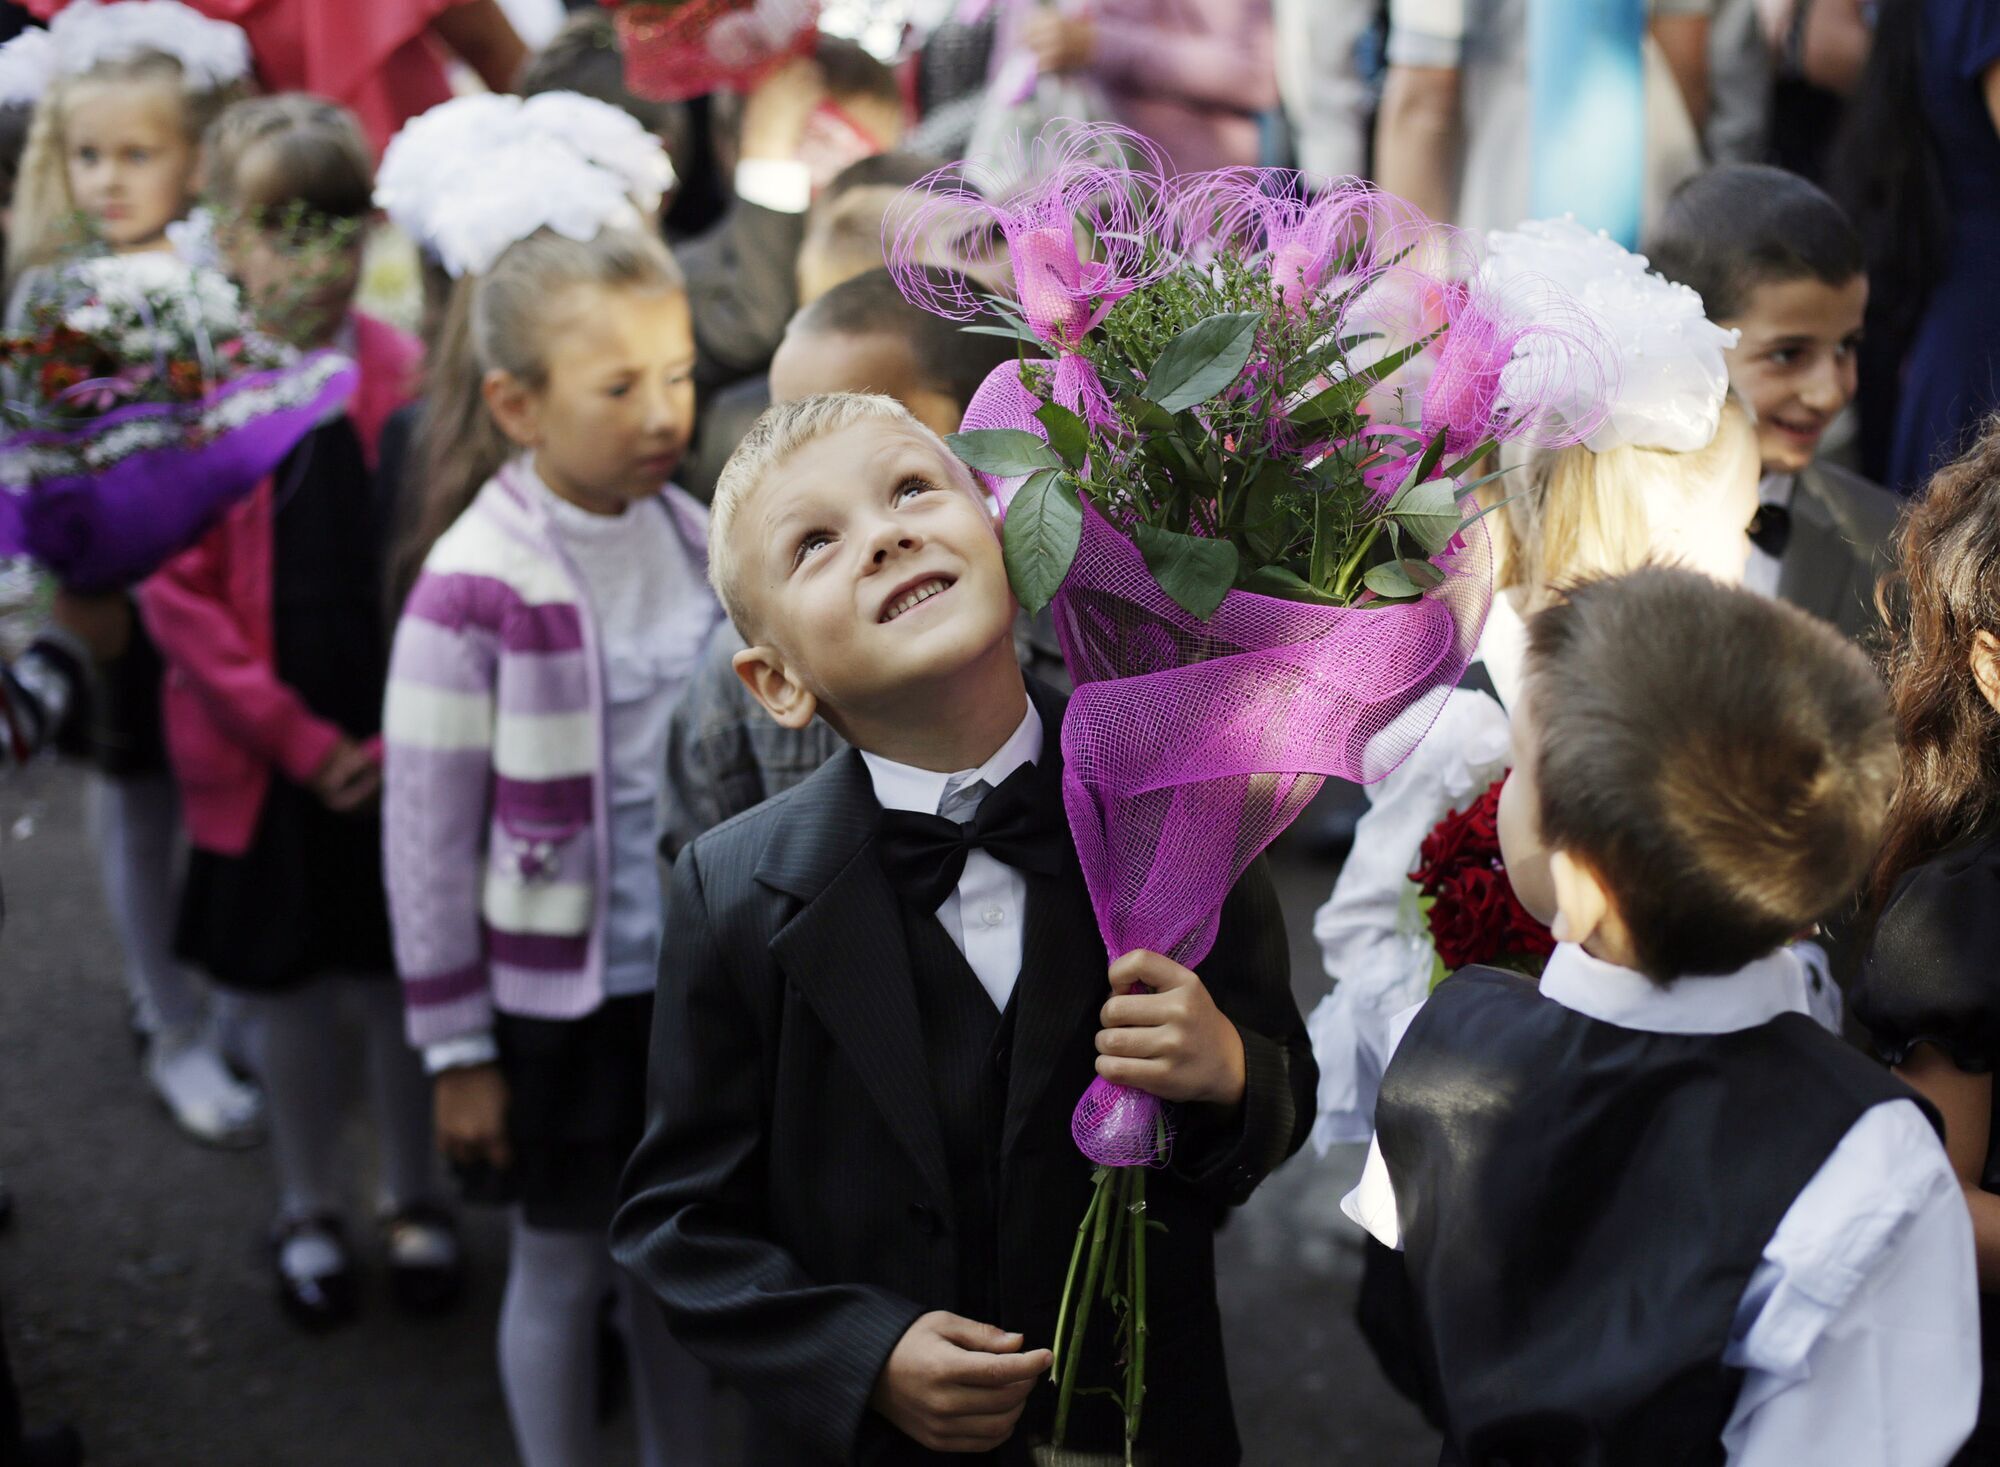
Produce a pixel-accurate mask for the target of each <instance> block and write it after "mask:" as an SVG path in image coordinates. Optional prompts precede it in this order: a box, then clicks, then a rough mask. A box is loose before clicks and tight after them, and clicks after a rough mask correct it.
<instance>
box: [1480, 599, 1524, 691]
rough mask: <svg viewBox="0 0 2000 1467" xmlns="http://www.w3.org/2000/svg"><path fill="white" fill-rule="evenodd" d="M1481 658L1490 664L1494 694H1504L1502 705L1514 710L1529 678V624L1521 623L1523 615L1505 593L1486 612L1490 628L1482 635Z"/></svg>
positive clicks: (1487, 670)
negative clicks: (1527, 677)
mask: <svg viewBox="0 0 2000 1467" xmlns="http://www.w3.org/2000/svg"><path fill="white" fill-rule="evenodd" d="M1477 656H1478V659H1479V661H1481V662H1483V663H1485V664H1486V675H1487V677H1489V678H1491V679H1492V680H1493V691H1494V692H1496V693H1498V694H1499V695H1500V706H1501V707H1502V708H1512V707H1513V706H1514V701H1515V699H1516V698H1518V697H1519V696H1520V693H1521V679H1522V677H1523V676H1524V675H1525V672H1524V664H1525V663H1526V662H1527V659H1528V624H1527V623H1526V622H1524V621H1522V620H1521V614H1520V613H1519V612H1518V611H1516V610H1515V609H1514V603H1513V602H1511V601H1509V600H1508V599H1507V597H1506V594H1505V593H1504V592H1501V593H1496V594H1495V595H1494V597H1493V606H1492V609H1491V610H1489V611H1488V612H1487V613H1486V629H1485V630H1484V631H1482V632H1481V633H1480V634H1479V651H1478V654H1477Z"/></svg>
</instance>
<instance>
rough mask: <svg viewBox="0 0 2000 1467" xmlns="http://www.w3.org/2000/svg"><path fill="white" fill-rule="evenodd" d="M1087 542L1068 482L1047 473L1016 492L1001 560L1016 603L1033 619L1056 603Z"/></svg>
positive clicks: (1003, 536)
mask: <svg viewBox="0 0 2000 1467" xmlns="http://www.w3.org/2000/svg"><path fill="white" fill-rule="evenodd" d="M1082 541H1083V503H1082V501H1081V500H1079V499H1078V498H1077V497H1076V490H1075V489H1074V488H1073V487H1072V486H1071V485H1070V482H1069V480H1067V479H1066V478H1064V477H1063V476H1062V475H1061V474H1059V473H1057V472H1055V471H1054V470H1052V469H1044V470H1042V471H1041V472H1040V473H1038V474H1036V475H1034V476H1033V477H1032V478H1030V479H1029V480H1028V482H1027V483H1025V484H1023V485H1022V486H1021V487H1020V488H1019V489H1017V490H1015V491H1014V497H1013V499H1012V500H1010V501H1009V502H1008V505H1007V518H1006V520H1005V522H1004V523H1003V524H1002V525H1001V532H1000V554H1001V559H1002V560H1004V561H1005V562H1006V565H1007V579H1008V580H1009V581H1010V582H1012V583H1013V587H1014V597H1015V599H1016V600H1018V601H1019V602H1020V603H1021V605H1022V606H1023V607H1024V608H1025V609H1026V610H1027V611H1028V612H1029V613H1030V614H1031V615H1032V614H1033V613H1035V612H1038V611H1040V610H1041V609H1042V608H1043V607H1044V606H1047V605H1048V604H1049V603H1050V602H1051V601H1053V600H1055V598H1056V592H1057V591H1059V590H1061V589H1062V583H1063V578H1064V577H1066V576H1067V575H1068V574H1069V568H1070V563H1071V562H1072V561H1074V560H1075V559H1076V547H1077V546H1078V545H1079V544H1081V543H1082Z"/></svg>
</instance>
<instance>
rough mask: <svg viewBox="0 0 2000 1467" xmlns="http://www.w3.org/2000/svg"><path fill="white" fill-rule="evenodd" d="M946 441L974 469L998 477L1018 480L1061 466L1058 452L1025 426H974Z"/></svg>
mask: <svg viewBox="0 0 2000 1467" xmlns="http://www.w3.org/2000/svg"><path fill="white" fill-rule="evenodd" d="M944 441H945V442H946V443H947V444H949V445H950V447H951V451H952V452H953V453H955V454H957V455H958V456H959V457H960V458H962V459H964V460H965V461H966V462H967V463H968V464H970V465H972V467H973V468H975V469H978V470H979V471H980V472H981V473H983V474H992V475H993V476H994V477H995V478H999V479H1018V478H1019V477H1020V476H1021V475H1023V474H1032V473H1034V472H1036V471H1037V470H1038V469H1059V468H1061V467H1062V460H1061V459H1060V458H1058V457H1056V451H1055V450H1054V449H1053V448H1050V447H1049V445H1048V444H1047V443H1046V442H1044V441H1043V440H1042V437H1041V435H1040V434H1039V433H1030V432H1028V431H1026V430H1025V429H1022V428H975V429H973V430H972V431H971V432H970V433H950V434H947V435H946V436H945V440H944Z"/></svg>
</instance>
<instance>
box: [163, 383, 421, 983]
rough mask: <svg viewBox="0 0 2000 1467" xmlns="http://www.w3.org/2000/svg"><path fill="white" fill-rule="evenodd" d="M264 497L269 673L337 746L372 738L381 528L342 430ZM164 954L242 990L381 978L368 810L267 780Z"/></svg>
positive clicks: (376, 861)
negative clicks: (238, 846) (244, 834)
mask: <svg viewBox="0 0 2000 1467" xmlns="http://www.w3.org/2000/svg"><path fill="white" fill-rule="evenodd" d="M273 493H274V499H273V505H272V530H271V534H272V540H273V545H272V557H271V579H272V596H271V614H272V622H273V627H272V632H273V646H274V651H275V654H276V663H277V674H278V677H279V679H280V680H281V681H283V682H285V683H287V684H289V685H290V686H291V687H293V688H294V689H296V690H297V691H298V693H299V695H300V696H301V697H302V698H303V699H304V700H305V703H306V706H307V707H308V708H310V709H311V710H312V711H313V712H314V713H316V714H318V715H319V716H320V717H321V718H324V719H326V720H328V721H329V722H331V723H334V724H336V725H338V726H339V727H340V728H341V730H342V731H343V732H345V733H346V734H347V735H348V737H350V738H353V739H356V740H364V739H368V738H371V737H373V736H374V735H375V734H377V733H379V732H380V731H381V727H382V695H383V691H384V689H385V687H386V685H387V682H388V675H389V653H388V635H387V629H386V628H385V626H384V625H383V615H382V591H381V584H382V583H381V571H382V540H383V526H382V523H381V519H382V516H381V510H380V506H379V505H378V504H377V502H376V498H375V495H374V493H373V486H372V483H371V480H370V475H369V472H368V467H367V461H366V460H365V459H364V458H363V456H362V451H361V439H360V437H359V435H358V434H357V433H356V432H355V429H354V424H353V422H352V421H351V420H350V419H348V418H347V417H345V416H342V417H340V418H337V419H335V420H334V421H332V422H330V423H325V424H322V425H321V426H320V427H318V428H316V429H314V430H313V431H312V432H311V433H310V434H308V435H307V436H306V437H305V439H304V440H303V441H302V442H301V443H300V444H299V446H298V447H296V448H294V449H293V450H292V452H291V454H290V455H289V456H288V457H287V458H286V459H285V462H284V463H283V465H281V466H280V468H279V469H278V472H277V475H276V480H275V484H274V490H273ZM177 947H178V949H179V951H180V954H181V956H182V957H183V958H185V959H187V960H188V961H190V962H194V963H199V964H200V965H201V966H202V967H203V968H204V969H206V970H207V971H208V973H209V974H210V975H211V976H212V977H213V978H214V979H215V980H216V981H217V982H218V983H221V984H223V985H224V986H225V987H229V988H235V989H239V990H245V991H249V992H255V993H281V992H284V991H286V990H288V989H292V988H296V987H298V986H299V985H301V984H303V983H305V982H307V981H309V980H311V979H313V978H316V977H320V976H322V975H324V974H329V973H342V974H357V975H369V976H379V977H380V978H382V980H383V981H385V982H388V981H393V979H394V976H395V964H394V959H393V957H392V954H391V948H390V941H389V911H388V902H387V898H386V897H385V896H384V894H383V889H382V822H381V813H380V810H379V809H378V808H377V807H376V806H375V805H372V804H371V805H370V806H369V807H368V808H366V809H364V810H360V811H356V812H354V813H352V814H346V815H338V814H335V813H334V812H332V811H331V810H328V809H327V808H326V807H325V806H324V805H322V804H321V803H320V801H319V799H318V798H317V797H316V796H315V795H314V794H313V793H312V792H311V791H310V790H308V789H306V788H304V787H303V786H300V785H296V784H293V783H292V782H291V781H290V780H288V779H286V778H285V777H284V776H283V775H282V774H280V773H278V772H276V771H273V774H272V777H271V787H270V792H269V793H268V794H267V795H266V796H265V799H264V809H263V813H262V814H261V815H260V816H259V818H258V823H257V831H256V834H255V835H254V836H253V837H252V839H251V843H250V848H249V850H247V851H245V852H244V853H243V854H242V855H240V856H224V855H218V854H216V853H215V852H213V851H199V850H198V851H196V852H194V854H193V857H192V859H191V860H190V862H189V868H188V881H187V891H186V894H185V897H184V899H183V901H182V904H181V919H180V930H179V934H178V941H177Z"/></svg>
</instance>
